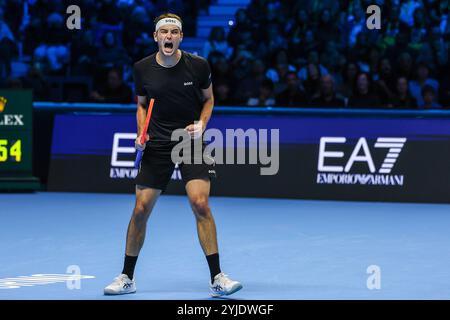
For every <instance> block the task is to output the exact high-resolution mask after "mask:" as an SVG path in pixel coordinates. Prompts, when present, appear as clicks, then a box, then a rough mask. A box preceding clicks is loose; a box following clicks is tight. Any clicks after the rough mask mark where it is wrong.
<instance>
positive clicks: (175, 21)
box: [155, 18, 182, 32]
mask: <svg viewBox="0 0 450 320" xmlns="http://www.w3.org/2000/svg"><path fill="white" fill-rule="evenodd" d="M165 24H171V25H173V26H176V27H178V28H179V29H180V31H181V30H182V28H181V21H180V20H178V19H175V18H164V19H161V20H159V21H158V23H157V24H156V27H155V32H158V30H159V28H161V26H162V25H165Z"/></svg>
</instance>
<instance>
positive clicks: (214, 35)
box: [203, 27, 233, 59]
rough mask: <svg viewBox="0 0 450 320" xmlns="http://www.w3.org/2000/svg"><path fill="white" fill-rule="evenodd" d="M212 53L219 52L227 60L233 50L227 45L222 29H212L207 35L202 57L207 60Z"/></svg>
mask: <svg viewBox="0 0 450 320" xmlns="http://www.w3.org/2000/svg"><path fill="white" fill-rule="evenodd" d="M212 51H219V52H220V53H222V54H223V55H224V56H225V58H227V59H229V58H230V56H231V54H232V52H233V49H232V48H231V47H230V46H229V45H228V42H227V40H226V38H225V30H224V29H223V28H222V27H213V28H212V30H211V33H210V35H209V38H208V41H206V42H205V45H204V47H203V56H204V57H205V58H208V56H209V54H210V53H211V52H212Z"/></svg>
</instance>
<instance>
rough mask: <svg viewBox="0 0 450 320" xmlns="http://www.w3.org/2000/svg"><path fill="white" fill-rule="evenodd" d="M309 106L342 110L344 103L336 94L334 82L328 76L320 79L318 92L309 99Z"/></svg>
mask: <svg viewBox="0 0 450 320" xmlns="http://www.w3.org/2000/svg"><path fill="white" fill-rule="evenodd" d="M311 105H312V106H315V107H319V108H343V107H345V101H344V99H343V98H342V97H340V96H339V95H337V94H336V92H335V89H334V80H333V78H332V77H331V76H330V75H325V76H322V78H321V79H320V92H319V94H317V95H315V96H314V97H313V98H312V99H311Z"/></svg>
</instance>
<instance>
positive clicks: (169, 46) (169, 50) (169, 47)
mask: <svg viewBox="0 0 450 320" xmlns="http://www.w3.org/2000/svg"><path fill="white" fill-rule="evenodd" d="M163 50H164V53H168V54H170V53H173V43H172V42H166V43H164V47H163Z"/></svg>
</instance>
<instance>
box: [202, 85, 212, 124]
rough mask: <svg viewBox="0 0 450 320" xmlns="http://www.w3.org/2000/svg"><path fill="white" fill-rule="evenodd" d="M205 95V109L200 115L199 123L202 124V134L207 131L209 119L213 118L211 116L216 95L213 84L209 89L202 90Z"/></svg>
mask: <svg viewBox="0 0 450 320" xmlns="http://www.w3.org/2000/svg"><path fill="white" fill-rule="evenodd" d="M202 93H203V99H204V100H203V109H202V112H201V114H200V119H199V122H201V124H202V126H203V127H202V132H203V131H205V129H206V125H207V124H208V121H209V119H210V118H211V114H212V111H213V108H214V94H213V89H212V83H211V84H210V85H209V87H208V88H207V89H202Z"/></svg>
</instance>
